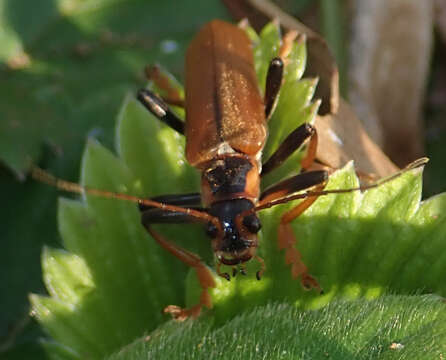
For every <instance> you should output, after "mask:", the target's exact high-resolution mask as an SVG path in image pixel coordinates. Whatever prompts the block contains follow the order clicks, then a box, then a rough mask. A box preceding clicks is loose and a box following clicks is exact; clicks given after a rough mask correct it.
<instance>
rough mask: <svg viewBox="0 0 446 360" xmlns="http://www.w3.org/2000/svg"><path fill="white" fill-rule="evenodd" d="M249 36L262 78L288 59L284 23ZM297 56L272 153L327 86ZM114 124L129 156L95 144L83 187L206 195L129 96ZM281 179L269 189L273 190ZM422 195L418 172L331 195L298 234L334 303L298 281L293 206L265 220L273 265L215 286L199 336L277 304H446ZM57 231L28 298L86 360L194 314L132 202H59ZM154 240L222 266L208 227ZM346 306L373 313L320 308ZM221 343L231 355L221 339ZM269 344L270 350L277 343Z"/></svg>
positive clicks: (444, 267)
mask: <svg viewBox="0 0 446 360" xmlns="http://www.w3.org/2000/svg"><path fill="white" fill-rule="evenodd" d="M248 31H249V32H251V38H252V39H254V40H255V41H257V42H256V43H255V48H254V52H255V58H256V61H257V65H256V68H257V70H258V71H259V74H260V73H262V72H265V70H264V69H266V68H267V66H268V63H269V61H270V58H271V57H273V56H275V55H276V53H274V54H272V53H271V51H273V50H274V51H278V49H279V47H280V42H279V39H280V36H279V33H278V29H277V27H276V26H275V25H268V27H267V28H266V30H264V31H262V33H261V35H260V36H259V37H258V38H255V36H253V35H252V30H248ZM264 42H265V44H267V46H266V45H265V44H264ZM271 49H273V50H271ZM290 56H291V58H290V59H289V60H290V63H291V64H294V65H293V68H292V69H291V70H290V71H289V72H287V74H286V76H285V83H284V86H283V88H282V91H281V94H280V98H279V101H278V104H277V108H276V110H275V113H274V115H273V117H272V118H271V119H270V122H269V125H270V137H269V140H268V144H267V148H266V153H271V152H272V151H274V149H275V148H277V146H278V144H279V143H280V141H281V140H282V139H283V138H284V137H286V136H287V135H288V133H289V132H290V131H292V130H293V129H294V128H296V127H297V126H299V125H300V124H302V123H303V122H311V121H313V118H314V116H315V114H316V112H317V107H318V105H319V103H318V102H317V101H316V102H312V101H311V98H312V95H313V93H314V89H315V86H316V81H315V80H311V79H310V80H309V79H300V77H301V76H302V73H303V68H304V64H305V44H304V42H302V41H301V42H297V43H296V44H295V45H294V48H293V50H292V51H291V55H290ZM262 69H263V70H262ZM285 89H287V91H285ZM117 123H118V125H117V130H116V133H117V137H116V138H117V141H116V148H117V150H118V151H117V152H118V156H116V155H114V154H113V153H111V152H110V151H109V150H107V149H105V148H104V147H102V146H101V145H100V144H98V143H96V142H89V143H88V144H87V146H86V149H85V152H84V156H83V161H82V169H81V183H82V184H83V185H87V186H90V187H94V188H98V189H103V190H110V191H116V192H120V193H127V194H133V195H139V196H153V195H158V194H168V193H182V192H194V191H199V186H198V185H199V174H198V173H197V171H196V170H195V169H193V168H191V167H190V166H189V165H188V164H187V162H186V161H185V158H184V139H183V138H182V137H181V136H179V135H178V134H176V133H175V132H174V131H172V130H171V129H169V128H168V127H166V126H165V125H163V124H162V123H160V122H159V121H158V120H157V119H155V118H154V117H153V116H152V115H151V114H149V113H148V112H147V111H146V110H145V109H144V108H143V107H142V106H140V105H139V104H138V103H137V102H136V101H135V100H134V97H133V96H128V97H127V98H126V99H125V101H124V104H123V106H122V108H121V110H120V112H119V114H118V122H117ZM299 156H300V155H299V154H296V155H294V156H293V157H292V158H291V159H290V160H289V161H287V162H286V163H284V165H283V166H282V168H281V169H280V170H279V172H278V173H279V174H280V178H284V177H285V176H289V175H291V174H293V173H296V172H297V171H298V170H299V169H298V168H297V166H296V164H298V161H299ZM276 176H277V175H276ZM273 181H274V179H273V178H269V179H266V182H267V183H268V182H273ZM357 185H358V179H357V177H356V175H355V172H354V168H353V164H352V163H350V164H348V165H347V166H346V167H345V168H344V169H341V170H339V171H337V172H336V173H334V174H333V175H332V176H331V177H330V182H329V184H328V187H327V188H337V189H339V188H351V187H356V186H357ZM420 196H421V170H420V169H418V170H414V171H410V172H407V173H406V174H404V175H403V176H401V177H400V178H398V179H396V180H393V181H391V182H389V183H387V184H385V185H383V186H381V187H379V188H377V189H374V190H370V191H367V192H366V193H363V194H362V193H360V192H352V193H348V194H339V195H329V196H324V197H320V198H319V199H318V200H317V201H316V202H315V203H314V204H313V206H312V207H311V208H310V209H309V210H307V211H306V212H305V213H304V214H303V215H302V216H301V217H300V218H299V219H297V220H296V221H295V222H294V223H293V229H294V232H295V235H296V237H297V239H298V244H297V247H298V249H299V250H300V251H301V253H302V256H303V260H304V261H305V263H306V264H307V265H308V266H309V270H310V273H311V274H313V275H314V276H315V277H316V278H317V279H318V281H319V282H320V283H321V285H322V287H323V289H324V291H325V293H324V295H318V294H316V293H315V292H305V291H303V290H302V287H301V286H300V283H299V281H295V280H293V279H291V275H290V269H289V266H287V265H286V264H285V262H284V254H283V252H281V251H279V250H278V247H277V226H278V222H279V218H280V215H281V214H282V213H283V212H284V211H285V210H286V209H289V208H290V207H291V206H293V204H286V205H281V206H278V207H276V208H272V209H269V210H264V211H262V212H261V215H260V216H261V220H262V224H263V228H262V231H261V236H260V247H259V254H260V256H262V257H263V259H264V260H265V263H266V272H265V274H264V276H263V278H262V280H261V281H257V280H256V279H255V275H254V274H255V273H256V271H257V270H258V269H259V263H258V262H256V261H251V262H249V263H248V266H247V273H248V275H247V276H246V277H243V276H240V275H239V276H237V277H236V278H235V279H231V282H227V281H226V280H223V279H221V278H218V277H217V276H216V281H217V287H216V288H215V289H213V290H212V291H211V296H212V298H213V301H214V308H213V309H212V310H211V311H207V316H206V315H205V316H203V317H202V319H201V320H200V322H199V324H202V325H197V326H204V327H205V328H206V329H207V328H208V327H209V326H210V323H209V319H212V323H213V326H214V327H218V326H219V325H221V324H224V323H226V322H227V321H228V320H229V319H231V318H233V317H234V316H237V315H240V314H241V317H240V318H238V319H239V320H234V322H237V321H238V322H247V323H248V324H250V323H251V321H254V320H253V319H252V316H251V317H250V316H248V315H246V311H247V310H248V309H250V308H252V307H254V306H257V305H263V306H264V305H266V304H268V303H270V302H272V301H276V302H282V303H288V304H295V305H298V306H299V307H301V308H317V307H321V306H323V305H327V304H329V303H330V301H331V300H332V299H335V298H339V297H343V298H348V299H355V298H360V297H367V298H374V297H377V296H378V295H381V294H386V293H389V292H391V293H396V294H408V293H413V292H420V291H434V292H436V293H438V294H441V295H444V294H445V293H446V289H445V286H446V285H445V283H444V280H443V277H442V276H443V275H444V273H445V271H446V255H444V254H446V251H445V249H444V247H445V243H444V237H445V234H446V221H445V216H446V215H445V214H446V211H445V210H446V209H445V208H446V196H445V195H439V196H437V197H434V198H432V199H430V200H427V201H425V202H421V203H420ZM294 204H295V203H294ZM59 228H60V233H61V235H62V239H63V243H64V246H65V248H66V250H67V251H61V250H54V249H45V250H44V252H43V269H44V280H45V284H46V286H47V289H48V292H49V295H50V297H44V296H38V295H31V301H32V304H33V313H34V314H35V316H36V318H37V320H38V321H39V322H40V323H41V324H42V326H43V327H44V328H45V329H46V330H47V331H48V333H49V334H50V335H51V336H52V337H53V339H55V340H56V341H57V342H58V343H60V344H63V345H64V346H66V347H67V348H69V349H71V350H70V351H71V352H72V354H77V356H78V358H80V359H84V358H90V359H101V358H103V357H104V356H107V355H109V354H111V353H113V352H116V351H118V350H119V349H121V348H123V347H125V346H126V345H128V344H129V343H131V342H132V341H133V340H134V339H136V338H138V337H140V336H142V335H143V334H147V333H150V332H151V331H154V330H155V329H157V328H158V327H159V326H160V325H161V324H162V323H164V322H166V321H167V320H168V319H169V317H168V316H165V315H162V313H161V310H162V309H163V308H164V307H165V306H166V305H170V304H175V305H180V306H182V305H185V303H187V304H194V303H196V301H197V295H199V291H198V290H199V289H198V285H197V279H196V276H195V273H194V272H189V274H188V269H187V268H186V267H185V266H184V265H183V264H181V263H180V262H179V261H178V260H176V259H175V258H173V257H172V256H171V255H169V254H168V253H166V252H165V251H164V250H163V249H161V248H160V247H159V246H158V245H157V244H156V243H155V241H153V239H151V238H150V236H149V235H148V234H147V233H146V232H145V230H144V228H143V227H142V226H141V224H140V218H139V211H138V209H137V206H136V205H135V204H133V203H128V202H123V201H115V200H112V199H104V198H97V197H96V198H95V197H92V196H86V197H84V198H83V199H82V200H81V201H74V200H67V199H62V200H61V201H60V204H59ZM157 229H158V230H159V231H160V232H161V233H162V234H164V235H165V236H166V237H168V238H169V239H172V240H173V241H175V242H178V243H179V244H181V245H182V246H184V247H185V248H187V249H188V250H190V251H193V252H195V253H198V254H200V256H201V257H202V258H203V259H205V261H206V262H207V264H209V265H210V266H213V258H212V253H211V249H210V248H211V247H210V244H209V240H208V239H207V238H206V237H205V236H204V234H203V230H202V228H201V227H200V226H198V225H178V226H159V227H157ZM361 301H362V300H361ZM403 303H404V301H403ZM361 304H368V303H364V302H362V303H361ZM426 304H427V305H426V306H424V307H423V306H419V307H415V309H416V311H421V312H424V311H427V310H426V309H427V308H429V306H430V305H431V304H432V303H431V302H426ZM283 306H286V305H283ZM345 306H347V309H348V311H349V312H352V313H351V314H350V313H349V314H350V315H352V316H353V317H358V318H360V317H361V316H362V315H361V312H360V309H361V306H366V305H361V306H359V307H358V308H356V307H355V306H354V305H351V306H350V305H346V304H345V303H342V304H341V305H338V307H330V306H328V307H327V308H326V309H324V310H321V311H327V312H330V313H329V315H330V316H331V317H332V318H334V317H335V314H334V313H331V312H333V311H341V310H340V308H339V307H341V308H342V307H345ZM432 306H433V305H432ZM435 306H437V305H435ZM435 306H433V307H435ZM266 309H269V310H265V311H272V310H271V309H272V308H268V307H267V308H266ZM292 311H294V312H295V311H296V310H292ZM357 311H359V312H357ZM296 314H300V313H296ZM304 314H311V313H304ZM427 314H428V312H426V314H424V315H425V316H427ZM412 315H413V316H412V318H410V319H409V320H408V321H413V322H414V323H415V324H416V325H414V326H422V325H423V324H424V323H423V321H421V320H422V319H423V316H424V315H419V314H418V313H415V310H414V313H413V314H412ZM415 315H416V316H415ZM299 316H301V315H299ZM302 316H310V317H311V315H302ZM407 316H409V317H410V314H408V315H407ZM254 323H255V322H254ZM327 324H328V325H327V326H331V325H330V324H329V323H327ZM367 324H368V323H365V325H363V326H365V328H364V331H365V332H366V333H368V334H370V333H371V331H373V327H371V328H370V329H369V328H368V326H369V325H367ZM167 326H168V327H169V326H172V327H173V328H177V329H180V330H179V331H177V332H174V334H171V333H169V332H167V333H165V332H163V331H164V330H163V329H165V328H164V327H163V328H161V330H155V333H154V334H157V333H159V334H165V335H163V337H164V336H165V337H166V339H165V340H163V341H165V343H166V344H167V343H169V344H174V339H175V338H176V337H177V335H178V334H181V336H183V335H184V334H185V333H186V332H187V331H189V330H188V329H192V327H193V326H194V325H191V324H190V323H189V324H187V323H186V324H180V325H178V324H174V325H172V324H171V325H167ZM191 331H192V330H191ZM192 334H195V332H192ZM196 334H198V335H197V338H196V339H197V341H198V342H197V343H196V345H197V347H198V348H199V344H201V343H200V342H199V341H200V340H199V338H200V339H202V338H201V337H200V335H199V334H200V332H199V331H198V332H197V333H196ZM358 335H359V334H358ZM171 336H172V337H171ZM352 336H353V335H352ZM438 336H440V335H438ZM299 338H300V337H299V336H296V337H293V339H290V346H293V347H294V346H296V347H298V346H300V345H299V342H298V339H299ZM221 341H222V344H223V345H224V344H227V343H225V342H224V341H225V340H224V338H222V340H221ZM349 341H350V340H349ZM260 343H261V344H264V345H265V346H270V345H271V343H269V338H265V339H262V340H261V342H260ZM444 343H446V341H445V342H444ZM284 351H286V350H284ZM231 354H232V353H231ZM142 357H143V358H147V357H146V356H145V357H144V356H142ZM136 358H138V357H136ZM271 358H274V357H271Z"/></svg>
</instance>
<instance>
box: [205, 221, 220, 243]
mask: <svg viewBox="0 0 446 360" xmlns="http://www.w3.org/2000/svg"><path fill="white" fill-rule="evenodd" d="M206 235H207V236H209V237H210V238H211V239H214V238H216V237H217V235H218V229H217V227H216V226H215V225H214V224H213V223H211V222H210V223H208V224H207V226H206Z"/></svg>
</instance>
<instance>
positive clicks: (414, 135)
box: [349, 0, 432, 166]
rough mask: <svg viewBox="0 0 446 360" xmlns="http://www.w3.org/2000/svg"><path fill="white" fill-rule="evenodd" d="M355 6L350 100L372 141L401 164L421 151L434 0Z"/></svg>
mask: <svg viewBox="0 0 446 360" xmlns="http://www.w3.org/2000/svg"><path fill="white" fill-rule="evenodd" d="M355 4H356V8H355V10H354V21H353V31H352V46H351V61H350V79H351V86H350V92H349V98H350V101H351V102H352V105H353V107H354V108H355V110H356V112H357V113H358V115H359V117H360V118H361V120H362V122H363V123H364V125H365V128H366V129H367V131H368V133H369V134H370V136H371V137H372V138H373V140H374V141H375V142H377V143H378V144H379V145H380V146H382V148H383V149H384V151H385V152H386V154H388V155H389V157H390V158H392V160H394V161H395V162H396V163H397V164H398V165H400V166H402V165H405V164H407V163H409V162H410V161H413V160H414V159H415V158H417V157H420V156H422V155H423V135H422V134H423V125H422V119H421V110H422V104H423V99H424V94H425V91H424V90H425V87H426V81H427V72H428V69H429V65H430V52H431V45H432V1H431V0H423V1H419V0H392V1H388V0H374V1H370V0H356V2H355Z"/></svg>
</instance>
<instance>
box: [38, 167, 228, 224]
mask: <svg viewBox="0 0 446 360" xmlns="http://www.w3.org/2000/svg"><path fill="white" fill-rule="evenodd" d="M31 176H32V177H33V178H34V179H35V180H37V181H40V182H43V183H45V184H48V185H50V186H53V187H55V188H57V189H59V190H62V191H66V192H71V193H77V194H89V195H93V196H98V197H103V198H109V199H118V200H124V201H129V202H133V203H136V204H139V205H145V206H150V207H155V208H158V209H162V210H165V211H171V212H180V213H184V214H187V215H189V216H191V217H193V218H195V219H196V220H197V221H198V222H203V223H208V222H212V223H213V224H214V225H215V226H216V227H217V229H219V230H220V231H222V230H221V224H220V221H219V220H218V219H217V218H216V217H215V216H212V215H209V214H208V213H205V212H203V211H198V210H195V209H190V208H182V207H180V206H175V205H169V204H164V203H160V202H157V201H153V200H150V199H143V198H140V197H137V196H133V195H127V194H120V193H115V192H112V191H107V190H99V189H94V188H90V187H87V186H82V185H79V184H77V183H74V182H71V181H66V180H62V179H60V178H58V177H56V176H54V175H52V174H50V173H49V172H47V171H45V170H43V169H41V168H39V167H38V166H35V165H33V166H32V168H31Z"/></svg>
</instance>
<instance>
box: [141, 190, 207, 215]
mask: <svg viewBox="0 0 446 360" xmlns="http://www.w3.org/2000/svg"><path fill="white" fill-rule="evenodd" d="M150 200H153V201H157V202H160V203H163V204H169V205H176V206H187V207H197V206H200V204H201V194H200V193H188V194H173V195H172V194H169V195H159V196H154V197H152V198H150ZM147 209H152V207H150V206H146V205H143V204H141V205H140V206H139V210H140V211H144V210H147Z"/></svg>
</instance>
